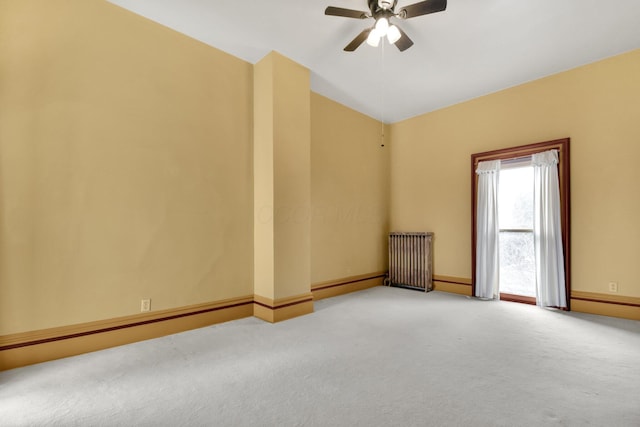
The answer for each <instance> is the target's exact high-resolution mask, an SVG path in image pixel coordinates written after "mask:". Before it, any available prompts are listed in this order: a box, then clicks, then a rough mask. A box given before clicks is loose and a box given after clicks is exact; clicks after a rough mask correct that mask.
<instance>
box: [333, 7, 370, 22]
mask: <svg viewBox="0 0 640 427" xmlns="http://www.w3.org/2000/svg"><path fill="white" fill-rule="evenodd" d="M324 14H325V15H331V16H343V17H345V18H356V19H365V18H367V12H361V11H359V10H353V9H343V8H341V7H333V6H329V7H327V8H326V9H325V10H324Z"/></svg>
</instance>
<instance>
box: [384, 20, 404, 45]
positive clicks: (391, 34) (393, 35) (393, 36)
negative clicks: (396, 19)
mask: <svg viewBox="0 0 640 427" xmlns="http://www.w3.org/2000/svg"><path fill="white" fill-rule="evenodd" d="M400 37H402V35H401V34H400V30H399V29H398V27H396V26H395V25H392V26H390V27H389V29H388V30H387V40H389V43H391V44H395V42H397V41H398V40H400Z"/></svg>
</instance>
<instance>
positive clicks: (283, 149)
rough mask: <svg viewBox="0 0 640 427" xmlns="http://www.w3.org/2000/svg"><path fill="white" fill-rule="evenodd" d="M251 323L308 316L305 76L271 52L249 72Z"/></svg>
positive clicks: (308, 141)
mask: <svg viewBox="0 0 640 427" xmlns="http://www.w3.org/2000/svg"><path fill="white" fill-rule="evenodd" d="M253 79H254V80H253V81H254V118H253V120H254V137H253V138H254V148H253V174H254V176H253V179H254V196H253V204H254V261H253V262H254V300H255V302H254V315H255V316H256V317H259V318H261V319H263V320H267V321H269V322H277V321H279V320H285V319H288V318H291V317H295V316H299V315H302V314H307V313H311V312H313V297H312V294H311V288H310V286H311V285H310V282H311V254H310V251H311V249H310V248H311V246H310V210H311V208H310V206H311V161H310V153H311V148H310V147H311V111H310V109H311V107H310V96H311V95H310V86H309V70H308V69H306V68H304V67H302V66H301V65H299V64H297V63H295V62H293V61H291V60H289V59H288V58H286V57H284V56H282V55H280V54H278V53H276V52H271V53H269V54H268V55H267V56H265V57H264V58H263V59H262V60H260V62H258V63H257V64H256V65H255V66H254V77H253Z"/></svg>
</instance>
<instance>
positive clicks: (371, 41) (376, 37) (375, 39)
mask: <svg viewBox="0 0 640 427" xmlns="http://www.w3.org/2000/svg"><path fill="white" fill-rule="evenodd" d="M381 38H382V37H381V36H380V33H379V32H378V30H377V29H375V28H373V29H372V30H371V32H370V33H369V36H368V37H367V44H368V45H369V46H372V47H378V45H379V44H380V39H381Z"/></svg>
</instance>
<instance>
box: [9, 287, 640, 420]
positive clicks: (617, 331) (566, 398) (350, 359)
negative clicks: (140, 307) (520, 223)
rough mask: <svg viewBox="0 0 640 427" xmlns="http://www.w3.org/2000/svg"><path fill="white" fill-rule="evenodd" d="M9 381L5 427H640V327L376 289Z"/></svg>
mask: <svg viewBox="0 0 640 427" xmlns="http://www.w3.org/2000/svg"><path fill="white" fill-rule="evenodd" d="M315 309H316V312H315V313H313V314H310V315H307V316H302V317H299V318H295V319H291V320H288V321H285V322H280V323H277V324H269V323H265V322H262V321H260V320H258V319H255V318H246V319H241V320H237V321H233V322H228V323H223V324H219V325H215V326H210V327H206V328H202V329H198V330H193V331H189V332H185V333H181V334H176V335H171V336H167V337H163V338H158V339H154V340H149V341H144V342H139V343H135V344H130V345H126V346H121V347H117V348H112V349H108V350H104V351H99V352H95V353H90V354H85V355H81V356H76V357H71V358H67V359H62V360H57V361H52V362H47V363H42V364H38V365H33V366H28V367H24V368H18V369H13V370H10V371H5V372H0V426H48V425H51V426H549V425H562V426H636V427H637V426H640V322H638V321H632V320H624V319H615V318H609V317H603V316H594V315H587V314H581V313H573V312H570V313H566V312H559V311H554V310H545V309H541V308H538V307H535V306H529V305H523V304H516V303H508V302H500V301H479V300H476V299H472V298H467V297H463V296H459V295H453V294H447V293H442V292H430V293H426V294H425V293H420V292H416V291H410V290H405V289H398V288H386V287H376V288H372V289H368V290H366V291H361V292H357V293H353V294H348V295H343V296H340V297H336V298H330V299H326V300H321V301H317V302H316V303H315Z"/></svg>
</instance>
